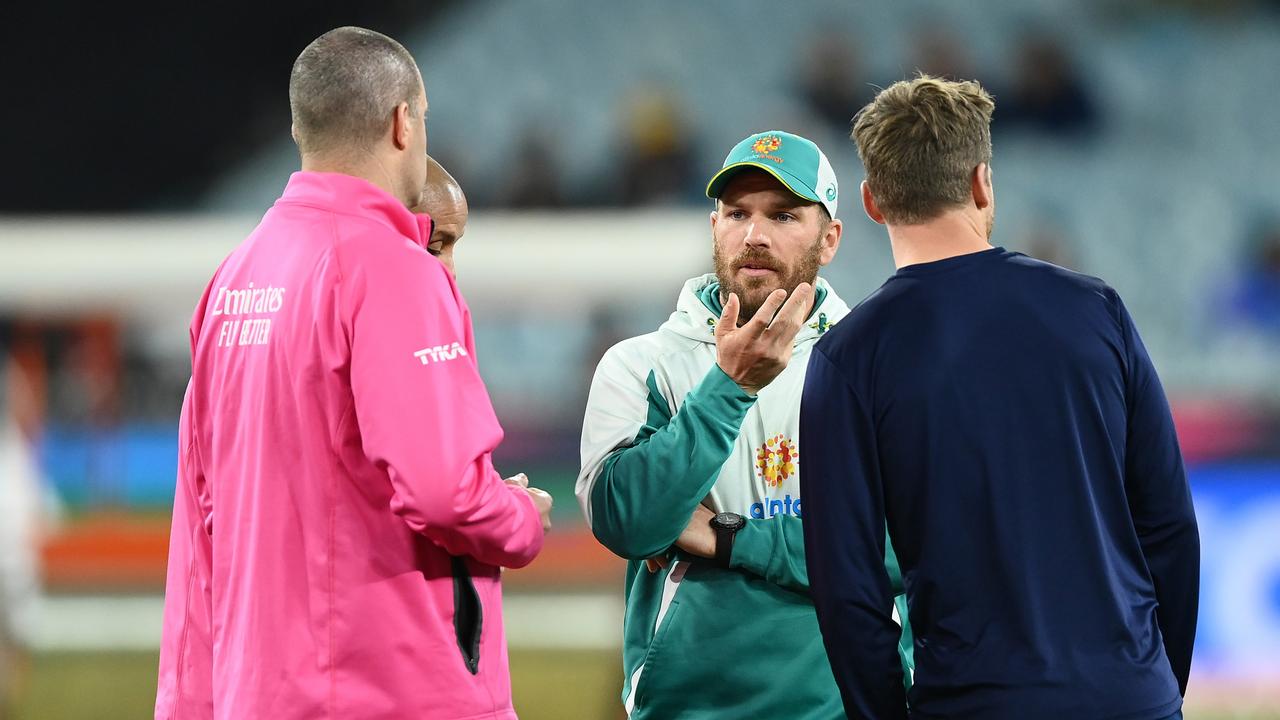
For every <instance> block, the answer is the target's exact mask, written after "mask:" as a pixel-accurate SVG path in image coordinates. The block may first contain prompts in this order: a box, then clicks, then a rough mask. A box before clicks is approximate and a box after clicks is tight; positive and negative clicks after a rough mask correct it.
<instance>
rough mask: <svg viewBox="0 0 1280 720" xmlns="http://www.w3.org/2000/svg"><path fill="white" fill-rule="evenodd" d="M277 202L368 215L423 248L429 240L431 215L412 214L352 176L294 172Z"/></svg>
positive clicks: (384, 194) (348, 213)
mask: <svg viewBox="0 0 1280 720" xmlns="http://www.w3.org/2000/svg"><path fill="white" fill-rule="evenodd" d="M276 203H277V204H278V203H289V204H297V205H307V206H310V207H315V208H321V209H324V210H331V211H333V212H338V213H342V214H344V215H356V216H359V217H364V218H369V219H371V220H375V221H377V222H380V223H382V224H383V225H386V226H387V227H389V228H391V229H392V230H394V231H395V232H397V233H399V234H401V235H403V236H405V237H406V238H408V239H410V240H412V241H413V242H415V243H417V244H418V245H421V246H422V247H424V248H425V247H426V246H427V244H428V243H429V242H431V216H429V215H427V214H426V213H422V214H418V215H415V214H414V213H412V212H410V211H409V209H408V208H406V207H405V206H404V203H402V202H400V201H399V200H398V199H396V198H395V197H394V196H392V195H391V194H390V193H388V192H387V191H386V190H383V189H382V188H380V187H378V186H377V185H374V184H373V183H371V182H369V181H368V180H365V179H363V178H358V177H355V176H353V175H344V174H342V173H329V172H308V171H298V172H295V173H293V174H292V175H290V176H289V184H288V185H286V186H285V188H284V193H283V194H282V195H281V196H280V199H279V200H277V201H276Z"/></svg>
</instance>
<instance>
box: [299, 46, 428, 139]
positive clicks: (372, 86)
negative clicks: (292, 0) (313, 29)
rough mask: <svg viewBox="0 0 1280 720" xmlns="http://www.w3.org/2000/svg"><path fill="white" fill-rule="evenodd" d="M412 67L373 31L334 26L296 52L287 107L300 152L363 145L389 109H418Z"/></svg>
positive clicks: (379, 130) (377, 133) (382, 128)
mask: <svg viewBox="0 0 1280 720" xmlns="http://www.w3.org/2000/svg"><path fill="white" fill-rule="evenodd" d="M419 77H420V76H419V74H418V66H417V64H416V63H415V62H414V60H413V56H412V55H410V54H409V51H408V50H406V49H405V48H404V46H403V45H401V44H400V43H398V42H396V41H395V40H392V39H391V38H389V37H387V36H386V35H383V34H382V33H379V32H374V31H373V30H365V29H364V28H358V27H340V28H337V29H336V30H330V31H329V32H327V33H325V34H323V35H321V36H320V37H318V38H316V39H315V40H313V41H312V42H311V44H310V45H308V46H307V47H306V49H304V50H303V51H302V54H300V55H298V59H297V60H295V61H294V63H293V71H292V72H291V73H290V74H289V110H290V111H291V112H292V114H293V126H294V134H295V136H296V138H297V141H298V149H299V150H301V151H302V153H303V154H309V153H315V152H325V151H328V150H332V149H334V148H342V147H350V148H364V147H368V146H370V145H372V144H373V143H374V142H375V141H377V139H378V138H379V137H381V136H382V134H383V133H384V132H386V129H387V124H388V123H389V122H390V120H391V113H392V112H394V110H395V108H396V107H397V106H399V105H400V103H403V102H407V103H409V110H410V114H411V115H413V116H415V117H416V116H417V114H418V113H419V112H420V110H421V108H420V107H419V106H418V103H416V102H415V100H416V99H417V98H418V97H419V94H420V93H419V86H418V82H419Z"/></svg>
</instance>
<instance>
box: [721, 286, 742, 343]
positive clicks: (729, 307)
mask: <svg viewBox="0 0 1280 720" xmlns="http://www.w3.org/2000/svg"><path fill="white" fill-rule="evenodd" d="M739 307H741V305H740V304H739V302H738V294H737V293H729V299H728V300H726V301H725V303H724V309H723V310H721V311H720V322H718V323H716V336H717V337H720V336H722V335H724V334H725V333H728V332H732V331H733V330H735V329H737V327H738V308H739Z"/></svg>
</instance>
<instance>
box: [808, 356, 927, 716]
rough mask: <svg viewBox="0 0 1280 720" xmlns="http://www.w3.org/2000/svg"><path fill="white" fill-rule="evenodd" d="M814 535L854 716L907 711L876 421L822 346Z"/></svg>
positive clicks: (818, 604)
mask: <svg viewBox="0 0 1280 720" xmlns="http://www.w3.org/2000/svg"><path fill="white" fill-rule="evenodd" d="M800 436H801V437H802V438H804V439H805V468H804V472H802V473H801V474H800V487H801V494H802V496H803V497H804V509H805V513H804V523H803V525H804V542H805V547H806V549H807V553H806V560H807V566H808V570H809V583H810V594H811V596H812V597H813V604H814V608H815V609H816V610H817V614H818V626H819V628H820V629H821V631H822V640H823V643H824V644H825V645H826V648H827V656H828V658H829V659H830V660H831V670H832V672H833V673H834V674H835V678H836V684H837V685H838V686H839V687H840V695H841V698H842V699H843V701H844V707H845V712H846V713H847V714H848V716H849V718H851V720H894V719H895V718H903V719H905V718H906V717H907V703H906V692H905V689H904V682H905V680H904V678H903V671H902V665H901V663H900V661H899V656H898V652H897V643H898V640H899V638H900V635H901V628H899V626H898V624H897V623H896V622H894V620H893V610H894V602H893V589H892V587H891V583H890V578H889V573H888V572H887V569H886V567H885V552H886V551H885V544H886V543H885V511H884V493H883V488H882V485H881V479H880V468H879V464H878V461H877V458H878V453H877V450H876V438H875V430H874V427H873V425H872V421H871V418H870V416H869V414H868V412H867V410H866V408H865V407H864V406H863V405H862V402H861V401H860V399H859V398H858V396H857V395H856V394H855V393H854V391H853V389H852V388H851V387H850V386H849V385H848V383H847V382H846V381H845V378H844V376H843V375H842V374H841V373H840V371H839V369H838V368H837V367H836V366H835V365H834V364H833V363H832V362H831V360H830V359H829V358H828V357H827V356H826V355H825V354H824V353H823V352H822V349H821V347H818V348H815V349H814V351H813V353H812V354H811V356H810V358H809V369H808V373H807V375H806V377H805V384H804V395H803V397H802V399H801V403H800Z"/></svg>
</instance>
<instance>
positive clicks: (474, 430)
mask: <svg viewBox="0 0 1280 720" xmlns="http://www.w3.org/2000/svg"><path fill="white" fill-rule="evenodd" d="M375 240H377V241H376V242H374V241H371V242H368V243H364V246H363V247H362V248H361V254H360V256H359V258H357V259H356V260H357V261H355V262H348V263H342V264H340V267H341V265H346V266H347V267H349V268H350V270H349V271H344V273H343V280H342V283H341V284H342V289H341V290H340V292H341V294H342V301H343V303H344V307H345V310H344V320H345V323H344V324H345V327H344V328H343V330H344V331H345V332H346V333H347V335H348V337H349V338H350V343H351V390H352V394H353V395H354V398H355V408H354V410H355V419H356V422H357V423H358V425H359V431H360V437H361V441H362V443H363V448H364V453H365V455H366V456H367V457H368V458H369V459H370V460H371V461H372V462H374V463H375V464H377V465H378V466H379V467H380V468H382V469H383V470H385V472H386V473H387V476H388V477H389V478H390V480H391V485H392V499H391V509H392V511H393V512H395V513H396V514H397V515H399V516H400V517H401V518H403V520H404V521H405V523H406V524H408V525H409V527H410V528H412V529H413V530H414V531H416V532H418V533H421V534H422V535H424V536H426V537H427V538H429V539H430V540H431V541H432V542H434V543H435V544H437V545H439V546H440V547H441V548H443V549H444V550H445V551H446V552H449V553H450V554H453V555H466V556H470V557H472V558H475V559H476V560H478V561H480V562H483V563H487V564H490V565H500V566H504V567H513V568H518V567H523V566H525V565H527V564H529V562H531V561H532V560H533V558H534V556H536V555H537V554H538V552H539V550H541V548H542V542H543V533H542V520H541V518H540V516H539V514H538V512H537V509H536V508H535V507H534V505H533V502H532V500H531V499H530V498H529V497H528V495H527V494H526V493H525V492H524V491H523V490H521V489H519V488H515V487H511V486H508V485H507V484H506V483H504V482H503V480H502V478H501V477H500V476H499V475H498V473H497V471H495V470H494V467H493V462H492V460H491V453H492V452H493V450H494V449H495V448H496V447H497V446H498V443H499V442H501V440H502V429H501V427H500V426H499V425H498V420H497V417H496V416H495V415H494V412H493V407H492V405H491V404H490V401H489V395H488V393H487V392H486V390H485V387H484V382H483V381H482V380H481V378H480V372H479V369H478V367H477V365H476V361H475V347H474V345H473V344H472V342H471V340H470V338H471V328H470V322H469V318H468V316H467V313H466V311H465V306H464V304H463V303H462V300H461V297H460V296H459V295H458V293H457V289H456V287H455V286H454V284H453V280H452V278H450V277H449V275H448V272H447V271H446V270H445V268H444V266H443V265H441V264H440V263H439V261H437V260H436V259H435V258H433V257H431V256H430V255H428V254H427V253H426V251H424V250H421V248H418V247H416V246H413V247H410V246H409V245H408V244H405V245H404V246H403V247H399V246H395V244H394V243H387V242H385V241H383V239H382V238H377V239H375Z"/></svg>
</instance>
